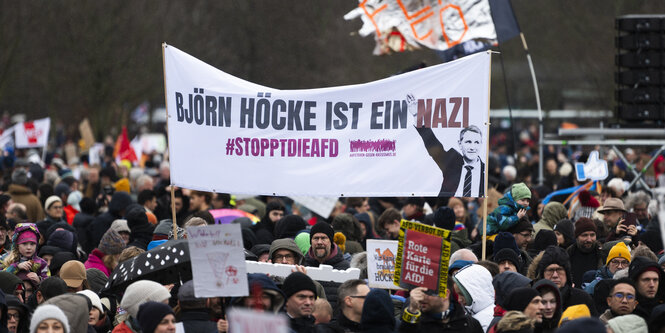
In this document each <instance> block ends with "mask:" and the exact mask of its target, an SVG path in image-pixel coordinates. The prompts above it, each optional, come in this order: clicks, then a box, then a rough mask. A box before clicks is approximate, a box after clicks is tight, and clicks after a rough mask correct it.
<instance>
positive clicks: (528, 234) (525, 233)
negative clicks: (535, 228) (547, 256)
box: [520, 232, 531, 238]
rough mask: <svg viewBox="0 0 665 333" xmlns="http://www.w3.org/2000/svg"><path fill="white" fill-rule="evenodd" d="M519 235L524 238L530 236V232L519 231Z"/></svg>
mask: <svg viewBox="0 0 665 333" xmlns="http://www.w3.org/2000/svg"><path fill="white" fill-rule="evenodd" d="M520 235H521V236H522V237H524V238H531V232H520Z"/></svg>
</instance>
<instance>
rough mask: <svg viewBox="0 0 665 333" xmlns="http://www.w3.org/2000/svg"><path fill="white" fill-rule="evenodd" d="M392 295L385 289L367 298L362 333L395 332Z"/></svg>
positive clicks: (361, 320)
mask: <svg viewBox="0 0 665 333" xmlns="http://www.w3.org/2000/svg"><path fill="white" fill-rule="evenodd" d="M393 311H394V310H393V301H392V299H391V298H390V294H388V292H387V291H385V290H383V289H374V290H372V291H370V292H369V294H367V296H366V297H365V304H364V305H363V313H362V315H361V316H360V327H361V328H362V329H361V331H360V332H363V333H390V332H395V324H396V321H395V316H394V315H393Z"/></svg>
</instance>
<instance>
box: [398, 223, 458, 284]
mask: <svg viewBox="0 0 665 333" xmlns="http://www.w3.org/2000/svg"><path fill="white" fill-rule="evenodd" d="M448 260H450V231H449V230H445V229H441V228H436V227H432V226H429V225H426V224H422V223H418V222H412V221H407V220H402V222H401V223H400V230H399V242H398V246H397V258H396V259H395V275H394V284H395V285H397V286H399V287H402V288H404V289H413V288H416V287H425V288H427V289H428V290H430V291H432V292H436V293H437V294H438V295H439V296H441V297H445V296H446V288H447V285H448Z"/></svg>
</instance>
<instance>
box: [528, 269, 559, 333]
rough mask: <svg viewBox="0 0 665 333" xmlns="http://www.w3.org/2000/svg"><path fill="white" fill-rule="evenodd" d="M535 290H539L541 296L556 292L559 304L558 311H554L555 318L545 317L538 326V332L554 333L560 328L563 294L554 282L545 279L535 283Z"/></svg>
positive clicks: (555, 295)
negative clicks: (547, 292) (548, 292)
mask: <svg viewBox="0 0 665 333" xmlns="http://www.w3.org/2000/svg"><path fill="white" fill-rule="evenodd" d="M533 289H536V290H538V292H539V293H540V294H541V295H542V294H543V293H545V292H546V291H551V292H554V297H555V298H556V304H557V307H556V310H555V311H554V316H553V317H552V318H550V319H547V318H545V316H543V321H542V323H540V325H537V326H536V332H540V333H552V332H554V331H556V329H557V328H558V327H559V320H560V319H561V314H562V313H563V308H562V303H561V292H560V291H559V288H558V287H557V286H556V285H555V284H554V283H552V281H550V280H545V279H543V280H540V281H538V282H536V283H534V284H533Z"/></svg>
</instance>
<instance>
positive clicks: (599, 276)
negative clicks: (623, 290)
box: [584, 242, 631, 295]
mask: <svg viewBox="0 0 665 333" xmlns="http://www.w3.org/2000/svg"><path fill="white" fill-rule="evenodd" d="M630 260H631V254H630V250H629V249H628V246H626V244H625V243H624V242H618V243H616V244H615V245H614V246H612V249H610V253H609V254H608V255H607V260H606V262H605V266H603V267H601V268H599V269H598V270H597V271H596V276H595V278H594V280H593V281H591V282H590V283H589V284H587V285H586V286H585V287H584V291H586V292H587V293H589V294H590V295H593V294H594V293H595V289H596V285H598V283H599V282H600V281H601V280H607V279H611V278H612V277H613V276H614V273H616V272H617V271H618V270H620V269H624V268H628V265H630Z"/></svg>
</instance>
